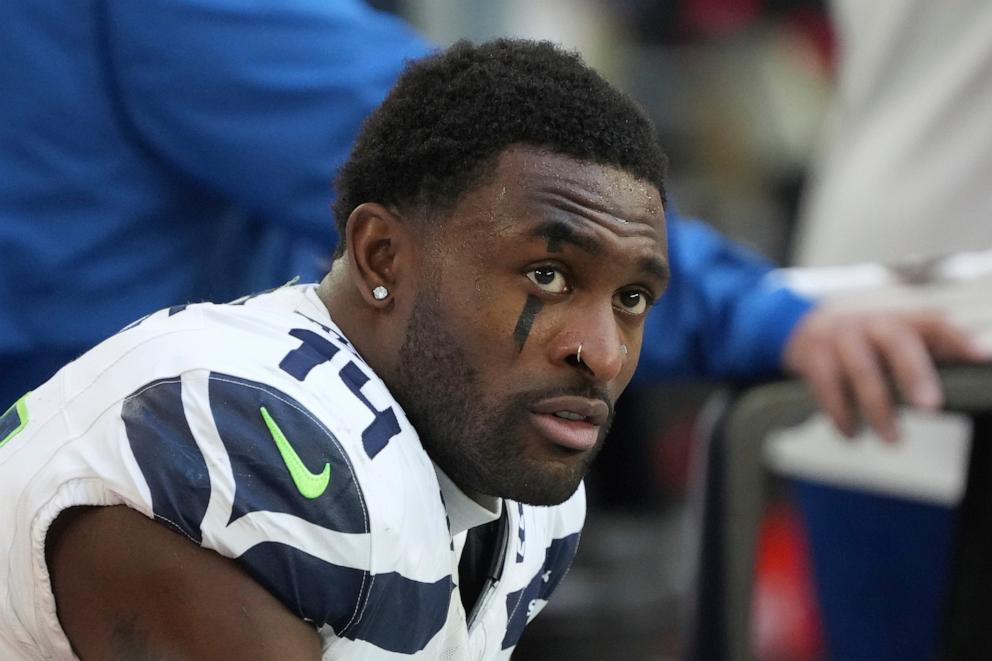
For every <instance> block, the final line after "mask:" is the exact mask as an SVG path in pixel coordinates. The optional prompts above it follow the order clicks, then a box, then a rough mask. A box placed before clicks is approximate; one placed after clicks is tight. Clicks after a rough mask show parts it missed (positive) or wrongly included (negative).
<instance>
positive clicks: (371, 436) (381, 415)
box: [341, 362, 400, 459]
mask: <svg viewBox="0 0 992 661" xmlns="http://www.w3.org/2000/svg"><path fill="white" fill-rule="evenodd" d="M341 380H342V381H344V384H345V385H346V386H348V390H350V391H351V392H352V393H353V394H354V395H355V397H357V398H358V399H359V400H360V401H361V402H362V404H365V406H366V407H367V408H368V409H369V410H370V411H372V413H374V414H375V419H374V420H373V421H372V422H371V424H369V426H368V427H366V428H365V430H364V431H362V445H363V446H364V447H365V453H366V454H368V455H369V458H370V459H374V458H375V456H376V455H377V454H379V452H380V451H381V450H382V449H383V448H384V447H386V444H387V443H389V439H391V438H392V437H393V436H396V435H397V434H399V433H400V423H399V422H397V420H396V414H395V413H393V409H392V408H391V407H388V406H387V407H386V408H385V409H383V410H382V411H380V410H378V409H377V408H375V407H374V406H372V402H370V401H369V400H368V398H367V397H366V396H365V395H363V394H362V386H364V385H365V384H366V383H368V380H369V377H368V376H367V375H366V374H365V372H363V371H362V368H360V367H359V366H358V365H356V364H355V363H352V362H349V363H347V364H346V365H345V366H344V367H342V368H341Z"/></svg>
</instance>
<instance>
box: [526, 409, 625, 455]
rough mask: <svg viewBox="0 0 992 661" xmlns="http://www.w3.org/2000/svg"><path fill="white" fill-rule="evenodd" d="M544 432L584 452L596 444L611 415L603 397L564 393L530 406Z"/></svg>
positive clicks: (564, 446) (534, 418)
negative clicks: (577, 395) (566, 394)
mask: <svg viewBox="0 0 992 661" xmlns="http://www.w3.org/2000/svg"><path fill="white" fill-rule="evenodd" d="M528 409H529V411H530V413H531V417H532V419H533V422H534V425H535V426H536V427H537V429H538V431H539V432H540V433H541V435H542V436H544V437H546V438H548V439H549V440H550V441H551V442H552V443H554V444H555V445H558V446H559V447H562V448H566V449H569V450H575V451H579V452H584V451H587V450H591V449H592V448H593V447H595V446H596V442H597V441H598V440H599V435H600V431H601V430H602V428H603V426H604V425H605V424H606V423H607V421H608V420H609V417H610V407H609V405H608V404H607V403H606V402H605V401H603V400H601V399H590V398H588V397H576V396H562V397H551V398H548V399H543V400H540V401H538V402H536V403H535V404H532V405H531V406H529V407H528Z"/></svg>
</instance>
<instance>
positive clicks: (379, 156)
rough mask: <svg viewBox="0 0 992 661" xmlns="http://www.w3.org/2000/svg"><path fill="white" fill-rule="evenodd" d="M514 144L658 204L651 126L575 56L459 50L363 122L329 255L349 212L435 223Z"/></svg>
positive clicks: (410, 72)
mask: <svg viewBox="0 0 992 661" xmlns="http://www.w3.org/2000/svg"><path fill="white" fill-rule="evenodd" d="M515 144H525V145H530V146H533V147H537V148H541V149H547V150H549V151H551V152H554V153H557V154H561V155H564V156H569V157H572V158H575V159H577V160H580V161H586V162H590V163H596V164H599V165H608V166H612V167H616V168H618V169H621V170H624V171H626V172H628V173H630V174H632V175H633V176H635V177H637V178H638V179H642V180H644V181H646V182H648V183H650V184H652V185H653V186H655V187H656V188H657V189H658V192H659V193H660V194H661V197H662V200H664V199H665V189H664V177H665V169H666V158H665V155H664V154H663V153H662V150H661V147H660V146H659V145H658V141H657V138H656V136H655V133H654V128H653V127H652V125H651V122H650V121H649V120H648V118H647V116H646V115H645V114H644V112H643V111H642V110H641V109H640V108H639V107H638V106H637V105H636V104H635V103H634V102H633V101H632V100H631V99H630V98H628V97H627V96H625V95H624V94H623V93H621V92H620V91H618V90H617V89H615V88H614V87H612V86H611V85H610V84H609V83H607V82H606V81H605V80H604V79H603V78H602V77H601V76H600V75H599V74H598V73H596V72H595V71H593V70H592V69H590V68H589V67H587V66H586V65H585V64H584V63H583V62H582V60H581V58H580V57H579V56H578V54H576V53H573V52H568V51H565V50H562V49H561V48H559V47H557V46H555V45H554V44H552V43H550V42H546V41H541V42H535V41H527V40H517V39H498V40H496V41H491V42H487V43H484V44H480V45H474V44H472V43H470V42H468V41H464V40H463V41H459V42H458V43H456V44H454V45H453V46H451V47H450V48H448V49H447V50H444V51H441V52H439V53H436V54H434V55H430V56H428V57H425V58H423V59H420V60H416V61H413V62H411V63H409V64H408V65H407V67H406V69H405V70H404V72H403V74H402V75H401V76H400V78H399V80H398V81H397V82H396V84H395V85H394V86H393V88H392V90H391V91H390V93H389V95H388V96H387V97H386V99H385V100H384V101H383V102H382V104H381V105H380V106H379V107H378V108H377V109H376V110H375V111H374V112H373V113H372V114H371V115H370V116H369V117H368V118H367V119H366V120H365V123H364V125H363V126H362V130H361V132H360V133H359V135H358V139H357V141H356V142H355V146H354V148H353V149H352V152H351V156H350V157H349V159H348V161H347V162H346V163H345V164H344V166H343V167H342V168H341V171H340V173H339V174H338V178H337V180H336V183H335V187H336V189H337V199H336V201H335V203H334V214H335V218H336V221H337V228H338V249H337V253H336V254H335V256H336V257H339V256H341V255H342V254H343V253H344V243H345V240H344V237H345V231H344V230H345V224H346V223H347V221H348V217H349V216H350V215H351V212H352V211H353V210H354V209H355V207H357V206H358V205H359V204H361V203H363V202H378V203H380V204H384V205H386V206H393V207H395V208H398V209H404V208H412V209H416V210H419V211H429V212H440V213H443V212H445V211H448V210H450V209H451V208H453V207H454V206H455V204H456V203H457V202H458V200H459V199H460V198H461V196H462V195H463V194H464V193H466V192H467V191H468V190H470V189H471V188H473V187H474V186H476V185H479V184H481V183H482V181H481V180H482V179H483V178H484V177H485V176H486V175H487V174H489V173H491V172H492V171H494V168H495V165H496V161H497V158H498V156H499V155H500V154H501V153H502V152H503V151H504V150H505V149H507V148H508V147H510V146H511V145H515Z"/></svg>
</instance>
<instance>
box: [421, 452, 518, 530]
mask: <svg viewBox="0 0 992 661" xmlns="http://www.w3.org/2000/svg"><path fill="white" fill-rule="evenodd" d="M434 471H435V472H436V473H437V481H438V484H439V485H440V486H441V496H442V497H443V498H444V507H445V509H446V510H447V511H448V522H449V525H450V526H451V534H452V535H457V534H458V533H461V532H465V531H466V530H468V529H469V528H474V527H476V526H481V525H482V524H483V523H490V522H492V521H495V520H497V519H498V518H499V517H500V515H501V514H502V513H503V499H502V498H496V497H495V496H477V497H475V498H472V497H470V496H468V495H467V494H466V493H465V492H464V491H462V490H461V489H459V488H458V487H457V486H456V485H455V483H454V482H452V481H451V478H449V477H448V476H447V475H445V474H444V471H442V470H441V469H440V468H438V465H437V464H434Z"/></svg>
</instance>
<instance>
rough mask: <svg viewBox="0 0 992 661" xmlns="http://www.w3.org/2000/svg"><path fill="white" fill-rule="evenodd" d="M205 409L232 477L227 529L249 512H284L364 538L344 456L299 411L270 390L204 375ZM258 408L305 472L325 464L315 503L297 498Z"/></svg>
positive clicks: (360, 505) (356, 491)
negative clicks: (207, 382)
mask: <svg viewBox="0 0 992 661" xmlns="http://www.w3.org/2000/svg"><path fill="white" fill-rule="evenodd" d="M209 396H210V409H211V411H212V413H213V417H214V423H215V424H216V425H217V432H218V433H219V434H220V438H221V441H223V443H224V447H225V448H226V449H227V454H228V457H229V458H230V461H231V470H232V471H233V473H234V481H235V485H236V486H235V492H234V504H233V508H232V511H231V521H234V520H235V519H237V518H238V517H240V516H242V515H244V514H247V513H249V512H256V511H269V512H284V513H287V514H292V515H294V516H298V517H300V518H301V519H304V520H306V521H309V522H310V523H313V524H315V525H318V526H322V527H324V528H328V529H330V530H336V531H338V532H346V533H364V532H368V531H369V526H368V519H367V515H366V510H365V503H364V499H363V496H362V492H361V490H360V488H359V486H358V483H357V481H356V480H355V476H354V474H353V473H352V469H351V464H350V462H349V461H348V458H347V457H346V456H345V454H344V450H343V448H342V447H341V445H340V443H338V441H337V439H336V438H335V437H334V435H333V434H332V433H331V431H330V430H329V429H327V427H325V426H324V425H323V424H322V423H321V422H320V421H319V420H317V419H316V418H315V417H314V416H313V415H311V414H310V413H309V412H308V411H307V410H306V409H305V408H304V407H303V406H302V405H301V404H299V403H298V402H296V401H295V400H294V399H293V398H291V397H289V396H288V395H286V394H285V393H282V392H280V391H278V390H275V389H274V388H272V387H271V386H268V385H265V384H263V383H258V382H254V381H246V380H244V379H239V378H236V377H232V376H226V375H223V374H216V373H212V374H211V375H210V386H209ZM263 406H264V407H265V409H266V411H267V412H268V413H269V415H270V416H271V418H272V420H273V421H274V422H275V424H276V425H278V427H279V429H280V430H281V431H282V433H283V435H284V436H285V438H286V440H287V441H288V442H289V444H290V445H291V446H292V449H293V450H294V451H295V452H296V454H297V455H298V456H299V458H300V460H302V462H303V465H304V466H305V467H306V469H307V470H309V471H311V472H313V473H320V472H321V471H322V470H323V467H324V465H325V464H330V467H331V472H330V481H329V482H328V483H327V486H326V488H325V489H324V491H323V492H321V493H320V494H319V495H318V496H317V497H315V498H310V497H304V496H303V495H302V494H301V493H300V490H299V489H298V488H297V486H296V484H295V483H294V482H293V477H292V476H291V474H290V470H289V468H287V465H286V462H285V461H284V460H283V458H282V455H281V454H280V452H279V448H278V446H277V445H276V442H275V440H274V439H273V437H272V434H271V432H270V431H269V429H268V427H267V426H266V424H265V420H264V419H263V418H262V415H261V408H262V407H263Z"/></svg>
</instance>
